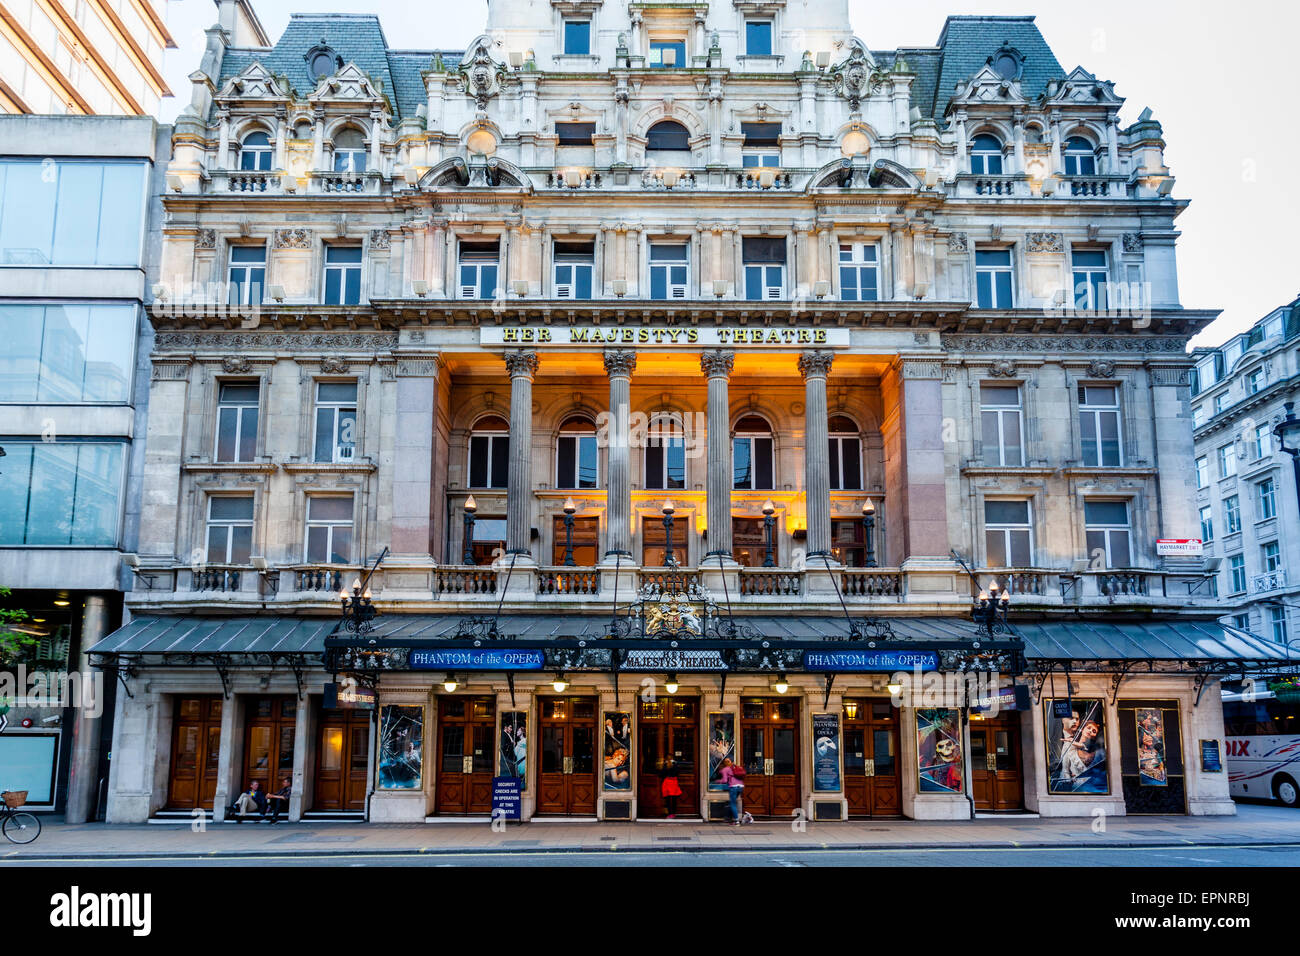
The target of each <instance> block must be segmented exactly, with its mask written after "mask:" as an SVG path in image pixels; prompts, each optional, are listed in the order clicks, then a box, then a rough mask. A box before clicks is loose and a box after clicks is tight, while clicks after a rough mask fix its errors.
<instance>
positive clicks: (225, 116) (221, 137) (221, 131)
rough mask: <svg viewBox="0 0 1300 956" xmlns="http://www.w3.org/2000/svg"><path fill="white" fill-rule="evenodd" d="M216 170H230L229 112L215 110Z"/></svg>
mask: <svg viewBox="0 0 1300 956" xmlns="http://www.w3.org/2000/svg"><path fill="white" fill-rule="evenodd" d="M217 123H218V125H217V168H218V169H230V110H224V109H223V110H217Z"/></svg>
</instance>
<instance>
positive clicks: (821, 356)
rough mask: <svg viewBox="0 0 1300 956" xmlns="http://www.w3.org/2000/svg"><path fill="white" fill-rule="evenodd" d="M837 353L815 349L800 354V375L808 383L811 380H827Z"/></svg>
mask: <svg viewBox="0 0 1300 956" xmlns="http://www.w3.org/2000/svg"><path fill="white" fill-rule="evenodd" d="M834 361H835V353H834V352H832V351H830V350H829V349H814V350H813V351H810V352H800V353H799V374H800V375H802V376H803V380H804V381H805V382H807V381H808V380H809V379H810V378H825V377H826V376H827V375H829V374H830V372H831V363H833V362H834Z"/></svg>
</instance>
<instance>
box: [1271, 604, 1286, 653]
mask: <svg viewBox="0 0 1300 956" xmlns="http://www.w3.org/2000/svg"><path fill="white" fill-rule="evenodd" d="M1268 623H1269V628H1270V629H1271V630H1272V633H1273V640H1275V641H1277V643H1279V644H1285V643H1286V608H1284V607H1270V608H1269V609H1268Z"/></svg>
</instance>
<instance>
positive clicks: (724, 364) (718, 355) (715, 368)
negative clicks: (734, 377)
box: [700, 349, 736, 378]
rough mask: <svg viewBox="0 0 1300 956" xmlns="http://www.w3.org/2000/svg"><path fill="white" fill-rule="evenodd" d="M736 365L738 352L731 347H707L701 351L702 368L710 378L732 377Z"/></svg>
mask: <svg viewBox="0 0 1300 956" xmlns="http://www.w3.org/2000/svg"><path fill="white" fill-rule="evenodd" d="M735 367H736V353H735V352H733V351H732V350H731V349H707V350H706V351H703V352H701V353H700V370H701V371H702V372H704V374H705V375H706V376H708V377H709V378H730V377H731V370H732V369H733V368H735Z"/></svg>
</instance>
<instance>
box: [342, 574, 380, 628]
mask: <svg viewBox="0 0 1300 956" xmlns="http://www.w3.org/2000/svg"><path fill="white" fill-rule="evenodd" d="M339 603H340V604H341V605H342V608H343V629H344V630H347V631H351V632H352V633H353V634H356V635H358V636H360V635H362V634H365V633H367V632H368V631H369V630H370V629H371V628H372V627H374V625H373V624H372V623H371V621H373V620H374V619H375V606H374V605H373V604H371V603H370V589H369V588H366V592H365V593H364V594H362V593H361V579H360V578H358V579H357V580H355V581H353V582H352V596H351V597H349V596H348V592H347V591H340V592H339Z"/></svg>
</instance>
